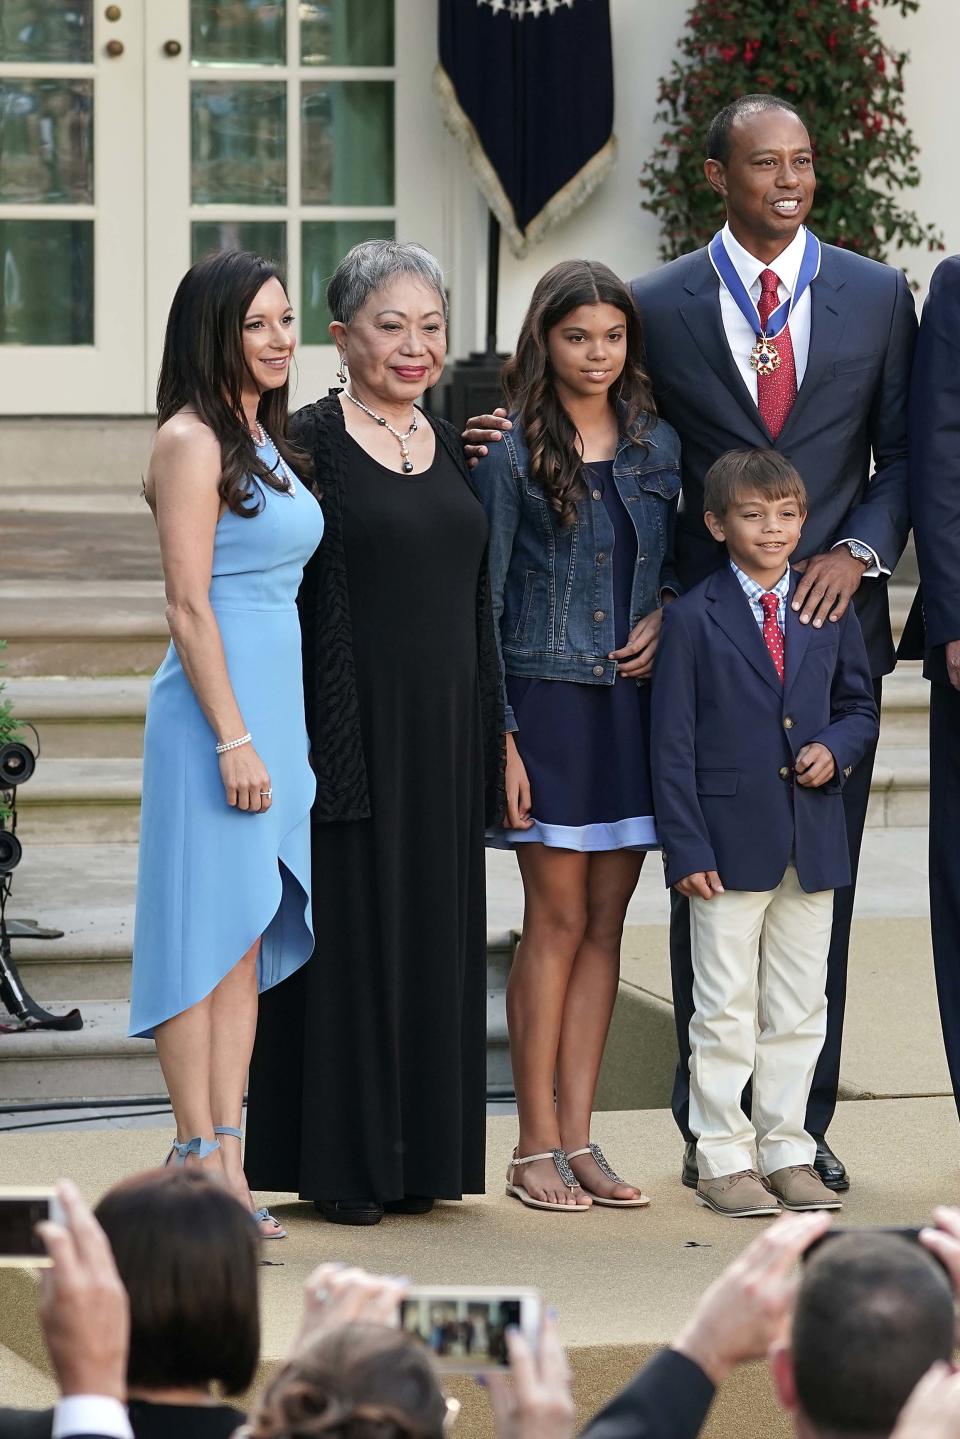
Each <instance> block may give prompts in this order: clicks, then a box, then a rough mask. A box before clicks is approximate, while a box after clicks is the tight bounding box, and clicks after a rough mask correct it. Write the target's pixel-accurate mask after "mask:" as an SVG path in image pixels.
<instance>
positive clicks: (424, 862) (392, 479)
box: [246, 240, 502, 1224]
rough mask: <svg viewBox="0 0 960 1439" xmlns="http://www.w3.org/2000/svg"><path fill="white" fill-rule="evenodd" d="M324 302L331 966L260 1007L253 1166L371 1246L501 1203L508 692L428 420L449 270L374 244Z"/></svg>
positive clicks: (324, 746) (319, 432)
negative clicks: (498, 1091) (329, 351)
mask: <svg viewBox="0 0 960 1439" xmlns="http://www.w3.org/2000/svg"><path fill="white" fill-rule="evenodd" d="M327 301H328V304H329V307H330V312H331V314H332V315H333V317H334V319H333V323H332V324H331V326H330V332H331V334H332V336H333V339H334V342H335V343H336V346H337V349H338V351H339V354H340V360H341V369H340V378H341V381H342V383H343V384H344V388H343V390H342V391H340V392H339V393H338V394H332V395H330V396H328V397H327V398H326V399H323V400H319V401H317V403H316V404H313V405H308V406H307V407H306V408H305V409H302V410H300V411H299V412H298V413H297V414H296V415H295V416H294V418H293V421H292V423H291V434H292V435H293V436H295V439H296V443H297V444H298V445H300V446H301V447H302V448H303V449H304V450H306V451H307V452H308V453H309V454H310V455H311V457H312V459H313V461H314V463H315V466H316V470H315V474H316V476H317V486H318V490H319V492H320V498H321V503H322V506H323V510H324V515H325V519H326V532H325V538H324V546H323V554H322V557H321V558H320V559H319V560H318V562H316V563H314V564H312V565H310V566H309V567H308V569H307V571H306V574H305V576H304V582H303V587H302V589H301V592H300V610H301V620H302V624H303V637H304V678H305V691H306V713H307V728H308V731H309V734H310V740H311V745H312V751H313V765H314V768H315V770H316V775H317V802H316V806H315V808H314V812H313V820H314V823H313V880H314V894H313V899H314V926H315V931H314V932H315V934H316V952H315V954H314V958H313V960H312V961H311V962H310V963H309V964H308V965H306V966H304V968H303V970H302V971H300V972H299V973H298V974H297V975H295V976H293V977H292V978H291V979H290V980H289V981H287V982H284V983H283V984H280V985H278V986H277V987H276V990H275V991H274V992H271V993H270V994H268V995H266V996H264V999H263V1000H261V1010H260V1021H259V1028H258V1033H257V1042H256V1046H255V1050H254V1058H253V1064H252V1067H251V1074H250V1103H249V1111H248V1124H247V1153H246V1166H247V1173H248V1176H249V1177H250V1182H251V1183H252V1184H253V1185H254V1187H255V1188H257V1189H268V1190H293V1191H296V1192H298V1193H299V1194H300V1195H301V1197H302V1198H305V1199H312V1200H314V1201H315V1203H316V1207H317V1209H318V1210H319V1211H320V1212H321V1213H323V1214H324V1216H325V1217H326V1218H327V1219H330V1220H333V1221H335V1222H338V1223H344V1224H375V1223H377V1222H378V1221H379V1219H380V1218H381V1217H382V1215H383V1213H384V1211H385V1210H386V1211H389V1212H402V1213H425V1212H426V1211H427V1210H429V1209H430V1208H432V1205H433V1202H434V1200H436V1199H459V1198H460V1197H461V1196H462V1195H463V1194H464V1193H477V1192H482V1190H483V1185H484V1127H485V1063H486V915H485V895H484V849H483V838H484V824H485V822H489V820H490V816H491V815H492V814H493V813H494V812H495V811H496V810H497V806H498V797H499V795H500V794H501V792H502V736H501V733H500V730H501V720H500V706H499V704H498V696H499V674H498V668H497V660H496V648H495V640H494V632H493V626H492V619H491V612H490V601H489V587H488V579H487V522H486V518H485V515H484V511H483V508H482V506H481V504H480V502H479V500H478V499H477V497H476V495H475V493H474V491H473V489H472V487H471V484H470V481H469V479H468V476H467V471H466V468H465V465H464V461H463V458H462V449H461V444H460V440H459V436H458V435H457V434H456V432H455V431H454V430H453V428H452V427H451V426H449V425H447V424H446V423H445V422H444V421H438V420H436V419H434V418H433V417H432V416H428V415H426V414H424V413H423V411H421V410H419V409H418V408H417V407H416V405H415V404H414V401H415V399H416V397H417V396H419V395H420V394H422V393H423V391H424V390H426V389H428V388H429V387H430V386H431V385H433V384H434V383H435V382H436V380H437V379H438V378H439V376H440V372H441V370H442V368H443V364H444V359H445V356H446V300H445V297H444V286H443V276H442V273H441V271H440V268H439V266H438V265H437V262H436V261H435V260H434V259H433V257H432V256H431V255H430V254H428V252H427V251H425V250H424V249H422V248H421V247H420V246H419V245H405V244H399V243H397V242H394V241H386V240H375V241H368V242H366V243H364V244H362V245H357V246H355V247H354V249H353V250H351V251H350V253H349V254H348V255H347V256H346V258H345V259H344V260H343V261H342V263H341V264H340V266H339V267H338V269H337V271H336V274H335V275H334V277H333V279H332V280H331V282H330V286H329V289H328V292H327ZM264 1001H266V1002H264Z"/></svg>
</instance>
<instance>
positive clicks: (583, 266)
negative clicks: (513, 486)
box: [502, 260, 656, 525]
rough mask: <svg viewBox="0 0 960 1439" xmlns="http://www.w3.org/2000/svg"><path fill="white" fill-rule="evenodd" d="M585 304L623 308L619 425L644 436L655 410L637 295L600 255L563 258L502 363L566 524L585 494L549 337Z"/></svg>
mask: <svg viewBox="0 0 960 1439" xmlns="http://www.w3.org/2000/svg"><path fill="white" fill-rule="evenodd" d="M580 305H612V306H613V307H614V309H617V310H620V311H621V313H622V314H623V317H624V321H625V323H626V330H627V354H626V360H625V362H624V366H623V373H622V374H621V376H620V379H619V381H618V382H617V383H616V384H614V385H611V386H610V389H609V390H608V391H607V395H608V398H609V400H610V404H611V405H612V406H613V407H614V408H615V410H616V411H617V415H618V423H619V425H620V431H621V433H622V434H624V435H628V436H629V437H630V439H632V440H640V439H642V437H643V433H644V431H645V430H646V429H647V428H648V426H649V423H650V418H651V416H653V415H655V414H656V407H655V405H654V400H653V391H652V390H651V388H650V380H649V378H648V376H647V374H646V371H645V370H644V366H643V328H642V326H641V323H640V315H639V313H638V312H637V307H636V305H635V304H634V302H633V296H632V295H631V294H630V291H629V290H628V289H627V287H626V285H625V284H624V283H623V281H622V280H619V279H618V278H617V276H616V275H615V274H614V273H613V271H612V270H611V269H608V267H607V266H606V265H601V264H600V263H599V262H598V261H596V260H563V261H561V263H560V264H559V265H554V267H553V269H552V270H548V271H547V273H546V274H545V275H544V276H543V278H542V279H540V280H538V281H537V286H536V289H535V290H534V292H533V295H532V297H531V300H530V305H529V308H528V310H527V313H526V315H525V316H524V320H523V325H522V326H521V328H520V338H519V340H518V341H517V349H516V353H515V354H514V355H513V356H512V357H511V359H509V360H508V361H507V363H506V364H505V365H504V367H503V377H502V378H503V388H504V391H505V392H506V396H507V402H508V404H509V406H510V409H511V411H515V412H517V413H518V415H519V418H520V421H521V423H522V425H523V430H524V435H525V437H526V442H527V448H528V450H529V452H530V469H531V473H532V474H533V475H534V477H535V478H536V479H537V481H538V482H539V483H540V484H541V485H542V486H543V489H544V492H545V493H546V496H547V499H548V500H549V502H550V505H551V507H552V508H553V509H554V511H555V512H556V514H557V516H558V518H559V521H560V524H561V525H572V524H573V522H574V520H575V519H576V517H577V500H578V499H579V498H581V497H582V496H583V494H584V493H585V487H584V482H583V461H582V459H581V456H580V450H579V449H578V447H577V441H578V439H579V438H580V437H579V435H578V433H577V429H576V426H575V425H574V423H573V421H572V420H571V419H570V416H569V415H568V414H567V412H566V410H565V409H564V408H563V405H562V404H561V403H560V399H559V397H558V395H557V391H556V388H555V386H554V383H553V374H552V371H551V368H550V359H549V356H548V354H547V335H548V334H549V332H550V331H551V330H552V329H553V327H554V325H558V324H559V323H560V321H561V320H562V319H563V317H564V315H569V313H570V311H571V310H576V309H577V307H578V306H580Z"/></svg>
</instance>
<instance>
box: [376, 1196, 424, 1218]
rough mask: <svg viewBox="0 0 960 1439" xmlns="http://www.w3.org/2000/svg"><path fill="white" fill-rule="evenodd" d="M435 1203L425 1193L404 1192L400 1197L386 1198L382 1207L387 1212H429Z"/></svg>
mask: <svg viewBox="0 0 960 1439" xmlns="http://www.w3.org/2000/svg"><path fill="white" fill-rule="evenodd" d="M435 1203H436V1200H435V1199H429V1198H428V1197H427V1196H426V1195H425V1194H405V1195H404V1196H403V1198H402V1199H388V1200H387V1201H386V1202H385V1204H384V1206H383V1207H384V1210H385V1211H386V1213H387V1214H429V1213H430V1211H431V1209H432V1208H433V1206H434V1204H435Z"/></svg>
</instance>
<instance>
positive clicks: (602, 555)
mask: <svg viewBox="0 0 960 1439" xmlns="http://www.w3.org/2000/svg"><path fill="white" fill-rule="evenodd" d="M606 558H607V556H606V554H605V552H604V551H603V550H601V551H600V553H599V554H598V555H597V564H598V565H602V564H603V562H604V560H605V559H606Z"/></svg>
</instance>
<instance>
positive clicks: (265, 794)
mask: <svg viewBox="0 0 960 1439" xmlns="http://www.w3.org/2000/svg"><path fill="white" fill-rule="evenodd" d="M260 798H261V799H273V790H272V789H262V790H261V791H260Z"/></svg>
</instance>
